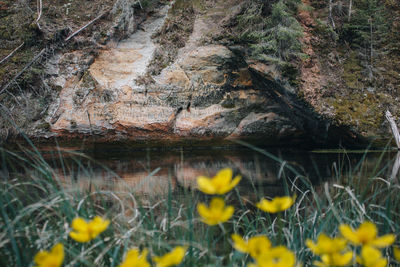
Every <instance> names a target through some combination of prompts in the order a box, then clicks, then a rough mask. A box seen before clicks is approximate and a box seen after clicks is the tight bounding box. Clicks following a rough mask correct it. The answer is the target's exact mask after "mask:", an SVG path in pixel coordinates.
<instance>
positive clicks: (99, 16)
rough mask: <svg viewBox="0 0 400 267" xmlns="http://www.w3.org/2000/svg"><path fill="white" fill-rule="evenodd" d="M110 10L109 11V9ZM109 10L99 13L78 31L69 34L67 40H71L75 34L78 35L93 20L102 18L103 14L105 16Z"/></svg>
mask: <svg viewBox="0 0 400 267" xmlns="http://www.w3.org/2000/svg"><path fill="white" fill-rule="evenodd" d="M107 12H108V11H107ZM107 12H104V13H102V14H100V15H98V16H97V17H95V18H94V19H93V20H91V21H89V22H88V23H87V24H86V25H85V26H83V27H82V28H80V29H79V30H77V31H76V32H74V33H73V34H71V35H70V36H68V37H67V38H66V39H65V41H66V42H67V41H69V40H70V39H71V38H72V37H74V36H75V35H77V34H78V33H80V32H81V31H82V30H84V29H86V28H87V27H88V26H90V25H91V24H92V23H93V22H95V21H96V20H98V19H99V18H101V17H102V16H104V15H105V14H106V13H107Z"/></svg>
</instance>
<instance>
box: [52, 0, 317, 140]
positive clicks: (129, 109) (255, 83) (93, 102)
mask: <svg viewBox="0 0 400 267" xmlns="http://www.w3.org/2000/svg"><path fill="white" fill-rule="evenodd" d="M241 4H242V1H240V0H231V1H217V3H215V4H214V5H213V9H212V10H209V11H207V12H202V13H201V12H200V13H198V14H197V16H196V19H195V22H194V27H193V32H192V34H191V36H190V37H189V40H188V41H187V43H186V45H185V47H183V48H181V49H180V50H179V51H178V53H177V57H176V58H175V60H174V61H173V62H172V63H171V64H170V65H169V66H167V67H165V68H164V69H163V70H162V71H161V73H160V74H159V75H150V73H149V71H148V66H149V64H150V62H151V60H152V58H153V56H154V53H155V50H156V49H157V44H156V43H155V39H154V38H152V37H154V35H156V33H157V29H158V28H159V27H161V26H162V24H163V23H164V21H165V18H166V16H167V13H168V8H169V6H165V7H163V8H162V9H160V11H158V12H156V13H154V14H152V16H150V17H149V18H147V20H146V21H145V22H144V23H143V24H142V27H140V28H139V29H138V30H137V31H136V32H135V33H134V34H132V35H131V36H130V37H129V38H127V39H125V40H122V41H120V42H114V43H109V44H108V45H107V48H105V49H103V50H102V51H101V52H100V53H99V54H98V55H97V56H96V57H95V58H93V59H92V60H91V61H90V62H89V63H88V64H89V65H90V66H89V67H88V68H87V70H85V71H79V70H75V71H74V67H71V66H74V65H73V64H67V65H62V64H58V68H59V69H58V70H56V71H53V72H55V73H60V75H58V76H57V77H56V79H53V80H54V81H53V82H54V83H56V84H58V86H61V87H62V90H61V92H60V96H59V101H58V102H57V103H55V104H54V105H53V107H52V108H51V110H52V112H50V116H49V117H48V119H47V120H48V121H49V123H50V124H51V131H52V132H53V133H55V134H56V135H57V136H60V137H65V138H70V137H83V136H85V135H90V136H96V137H97V138H98V140H100V141H116V140H118V141H127V140H128V141H143V140H144V141H148V140H161V139H162V140H171V141H176V140H182V139H203V140H204V139H215V138H217V139H231V138H255V139H259V138H264V139H266V140H268V141H267V142H269V143H271V144H274V143H276V142H277V141H282V142H284V141H285V140H289V139H291V140H294V139H296V138H299V137H303V138H304V137H306V136H308V135H314V136H317V135H315V133H316V132H318V131H319V130H320V129H321V127H320V126H319V125H315V124H319V122H318V119H317V117H316V116H315V115H314V114H313V112H312V111H311V110H309V108H308V107H307V106H306V105H303V104H302V103H301V102H299V101H298V100H297V98H296V96H295V95H293V94H292V93H291V92H290V91H288V90H286V89H285V88H283V87H282V86H280V85H279V83H278V82H277V81H276V80H275V78H276V77H274V76H273V74H271V73H272V72H273V71H272V72H271V70H270V69H269V68H268V66H262V64H261V65H260V64H258V63H255V62H248V61H246V59H245V58H243V56H242V55H241V53H240V49H239V50H238V49H236V48H234V47H227V46H224V45H221V44H211V43H207V42H205V41H204V38H206V37H207V36H209V35H212V34H215V33H218V31H220V30H221V29H220V27H219V25H222V24H223V23H225V22H226V20H227V18H226V12H225V11H226V10H228V9H233V10H240V6H241ZM77 53H78V52H77ZM74 56H76V57H78V55H65V54H64V55H59V56H58V58H56V59H55V60H53V62H56V63H55V65H53V69H57V62H63V61H64V62H65V57H72V58H73V57H74ZM81 58H82V56H81ZM54 66H55V67H54ZM65 66H67V67H65ZM76 68H78V69H79V67H76ZM66 69H70V71H66ZM61 73H64V74H61ZM311 124H313V125H312V127H311ZM312 131H314V132H312Z"/></svg>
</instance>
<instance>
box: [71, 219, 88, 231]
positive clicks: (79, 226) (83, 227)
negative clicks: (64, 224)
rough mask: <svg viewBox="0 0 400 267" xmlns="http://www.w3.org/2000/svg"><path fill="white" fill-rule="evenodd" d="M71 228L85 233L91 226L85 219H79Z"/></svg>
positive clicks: (73, 221)
mask: <svg viewBox="0 0 400 267" xmlns="http://www.w3.org/2000/svg"><path fill="white" fill-rule="evenodd" d="M71 227H72V229H74V230H75V231H78V232H85V231H87V229H88V227H89V225H88V223H87V222H86V221H85V220H84V219H82V218H80V217H77V218H75V219H73V220H72V223H71Z"/></svg>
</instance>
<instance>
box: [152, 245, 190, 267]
mask: <svg viewBox="0 0 400 267" xmlns="http://www.w3.org/2000/svg"><path fill="white" fill-rule="evenodd" d="M185 253H186V248H184V247H181V246H178V247H176V248H174V249H173V250H172V251H171V252H169V253H167V254H164V255H163V256H161V257H154V258H153V260H154V261H155V262H156V263H157V264H156V266H157V267H169V266H174V265H178V264H180V263H181V262H182V260H183V258H184V257H185Z"/></svg>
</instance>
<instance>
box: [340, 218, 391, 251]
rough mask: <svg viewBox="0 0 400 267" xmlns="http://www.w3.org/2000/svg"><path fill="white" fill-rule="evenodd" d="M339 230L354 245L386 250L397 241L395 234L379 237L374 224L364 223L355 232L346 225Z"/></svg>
mask: <svg viewBox="0 0 400 267" xmlns="http://www.w3.org/2000/svg"><path fill="white" fill-rule="evenodd" d="M339 229H340V232H341V233H342V235H343V236H344V237H345V238H346V239H347V240H349V241H350V242H351V243H353V244H354V245H363V246H366V245H369V246H373V247H377V248H384V247H387V246H390V245H391V244H392V243H393V242H394V240H395V235H393V234H388V235H384V236H382V237H377V235H378V230H377V228H376V225H375V224H374V223H372V222H364V223H362V224H361V225H360V227H359V228H358V229H357V230H353V229H352V228H351V227H350V226H348V225H346V224H343V225H341V226H340V227H339Z"/></svg>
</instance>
